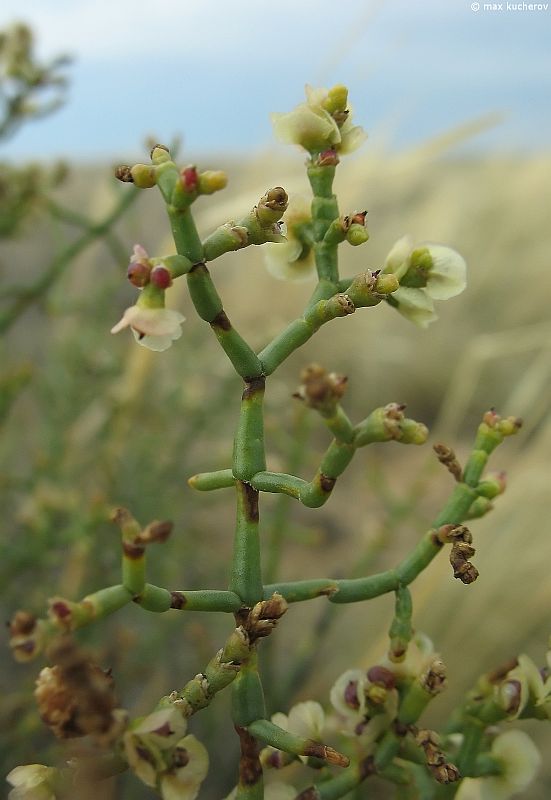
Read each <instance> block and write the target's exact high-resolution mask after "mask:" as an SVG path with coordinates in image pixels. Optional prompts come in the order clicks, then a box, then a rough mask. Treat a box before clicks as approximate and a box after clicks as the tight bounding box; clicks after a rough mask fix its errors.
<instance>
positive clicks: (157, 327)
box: [111, 244, 185, 352]
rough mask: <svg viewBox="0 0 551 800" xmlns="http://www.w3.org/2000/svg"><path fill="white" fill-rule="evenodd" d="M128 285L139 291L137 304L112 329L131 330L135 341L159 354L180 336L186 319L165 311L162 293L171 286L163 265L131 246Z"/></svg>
mask: <svg viewBox="0 0 551 800" xmlns="http://www.w3.org/2000/svg"><path fill="white" fill-rule="evenodd" d="M128 279H129V281H130V283H132V284H133V285H134V286H136V287H138V288H139V289H141V290H142V292H141V294H140V296H139V298H138V302H137V303H136V304H135V305H133V306H130V308H127V309H126V311H125V312H124V314H123V315H122V319H121V320H120V321H119V322H117V324H116V325H114V326H113V328H111V333H119V331H122V330H124V329H125V328H130V330H131V331H132V333H133V334H134V338H135V340H136V341H137V342H138V344H141V345H142V346H143V347H147V348H148V349H149V350H156V351H158V352H162V351H163V350H167V349H168V348H169V347H170V345H171V344H172V342H173V341H175V340H176V339H179V338H180V336H181V335H182V329H181V325H182V322H184V321H185V317H184V316H183V315H182V314H180V312H179V311H173V310H172V309H168V308H165V290H166V289H167V288H168V287H169V286H170V285H171V284H172V276H171V274H170V271H169V270H168V269H167V267H166V266H164V265H162V264H160V265H154V264H153V263H152V261H151V260H150V258H149V256H148V254H147V252H146V250H145V249H144V248H143V247H142V246H141V245H139V244H136V245H134V250H133V253H132V256H131V257H130V265H129V267H128Z"/></svg>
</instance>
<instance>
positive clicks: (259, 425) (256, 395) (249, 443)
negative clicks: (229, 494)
mask: <svg viewBox="0 0 551 800" xmlns="http://www.w3.org/2000/svg"><path fill="white" fill-rule="evenodd" d="M264 386H265V380H264V378H255V379H252V380H249V381H246V382H245V388H244V390H243V395H242V397H241V411H240V414H239V422H238V424H237V430H236V432H235V437H234V443H233V475H234V477H235V478H238V479H239V480H242V481H250V480H251V478H252V477H253V475H255V474H256V473H257V472H262V471H263V470H265V469H266V455H265V449H264V411H263V402H264Z"/></svg>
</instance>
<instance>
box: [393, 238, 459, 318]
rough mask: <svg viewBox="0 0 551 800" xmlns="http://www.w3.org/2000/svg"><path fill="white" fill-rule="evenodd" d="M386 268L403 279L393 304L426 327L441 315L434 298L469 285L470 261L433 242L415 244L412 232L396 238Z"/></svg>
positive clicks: (446, 296)
mask: <svg viewBox="0 0 551 800" xmlns="http://www.w3.org/2000/svg"><path fill="white" fill-rule="evenodd" d="M382 271H383V272H384V273H392V274H393V275H396V277H397V278H398V280H399V281H400V288H399V289H397V290H396V291H395V292H393V293H392V297H391V299H390V300H389V302H390V305H392V306H393V307H395V308H396V309H397V310H398V311H399V312H400V314H402V315H403V316H404V317H406V318H407V319H409V320H411V321H412V322H414V323H415V324H416V325H419V326H420V327H422V328H426V327H427V326H428V325H429V324H430V323H431V322H433V321H434V320H435V319H437V316H436V314H435V311H434V303H433V300H448V299H449V298H450V297H455V295H458V294H460V293H461V292H462V291H463V290H464V289H465V287H466V285H467V277H466V276H467V265H466V263H465V260H464V258H463V257H462V256H461V255H460V254H459V253H457V252H456V251H455V250H453V249H452V248H451V247H446V246H445V245H442V244H434V243H431V242H422V243H421V244H417V245H414V244H413V239H412V238H411V236H403V237H402V238H401V239H398V241H397V242H395V244H394V245H393V246H392V248H391V250H390V252H389V254H388V255H387V257H386V259H385V264H384V267H383V270H382Z"/></svg>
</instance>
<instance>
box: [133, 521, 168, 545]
mask: <svg viewBox="0 0 551 800" xmlns="http://www.w3.org/2000/svg"><path fill="white" fill-rule="evenodd" d="M173 527H174V523H173V522H170V521H169V520H166V521H164V522H157V520H155V521H154V522H150V523H149V525H147V526H146V527H145V528H144V529H143V531H142V532H141V533H140V534H139V536H138V541H139V543H140V544H150V543H151V542H166V540H167V539H168V537H169V536H170V534H171V533H172V529H173Z"/></svg>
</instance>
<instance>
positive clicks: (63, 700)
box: [35, 637, 122, 740]
mask: <svg viewBox="0 0 551 800" xmlns="http://www.w3.org/2000/svg"><path fill="white" fill-rule="evenodd" d="M48 655H49V656H50V658H52V659H53V660H55V661H56V662H57V663H56V664H54V666H52V667H45V668H44V669H43V670H42V671H41V673H40V675H39V676H38V680H37V682H36V689H35V698H36V701H37V704H38V709H39V712H40V716H41V718H42V720H43V721H44V722H45V724H46V725H47V726H48V727H49V728H50V729H51V731H52V732H53V733H54V735H55V736H57V737H58V738H60V739H67V738H73V737H76V736H87V735H91V736H94V737H96V738H98V739H102V740H104V739H105V740H107V739H109V737H110V736H111V735H115V732H116V731H117V732H118V730H119V728H120V724H121V721H122V717H121V715H120V714H118V715H117V714H115V715H114V714H113V712H114V711H115V705H116V704H115V697H114V685H113V678H112V677H111V675H110V673H109V672H107V673H106V672H104V671H103V670H102V669H101V668H100V667H99V666H98V665H97V664H94V663H93V662H92V661H90V659H89V657H88V656H87V654H86V653H84V651H82V650H81V649H80V648H78V647H77V646H76V644H75V643H74V642H73V641H72V640H71V639H70V638H68V637H65V638H63V639H60V640H59V641H58V642H57V643H56V644H54V645H53V646H52V647H51V648H50V650H49V653H48Z"/></svg>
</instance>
